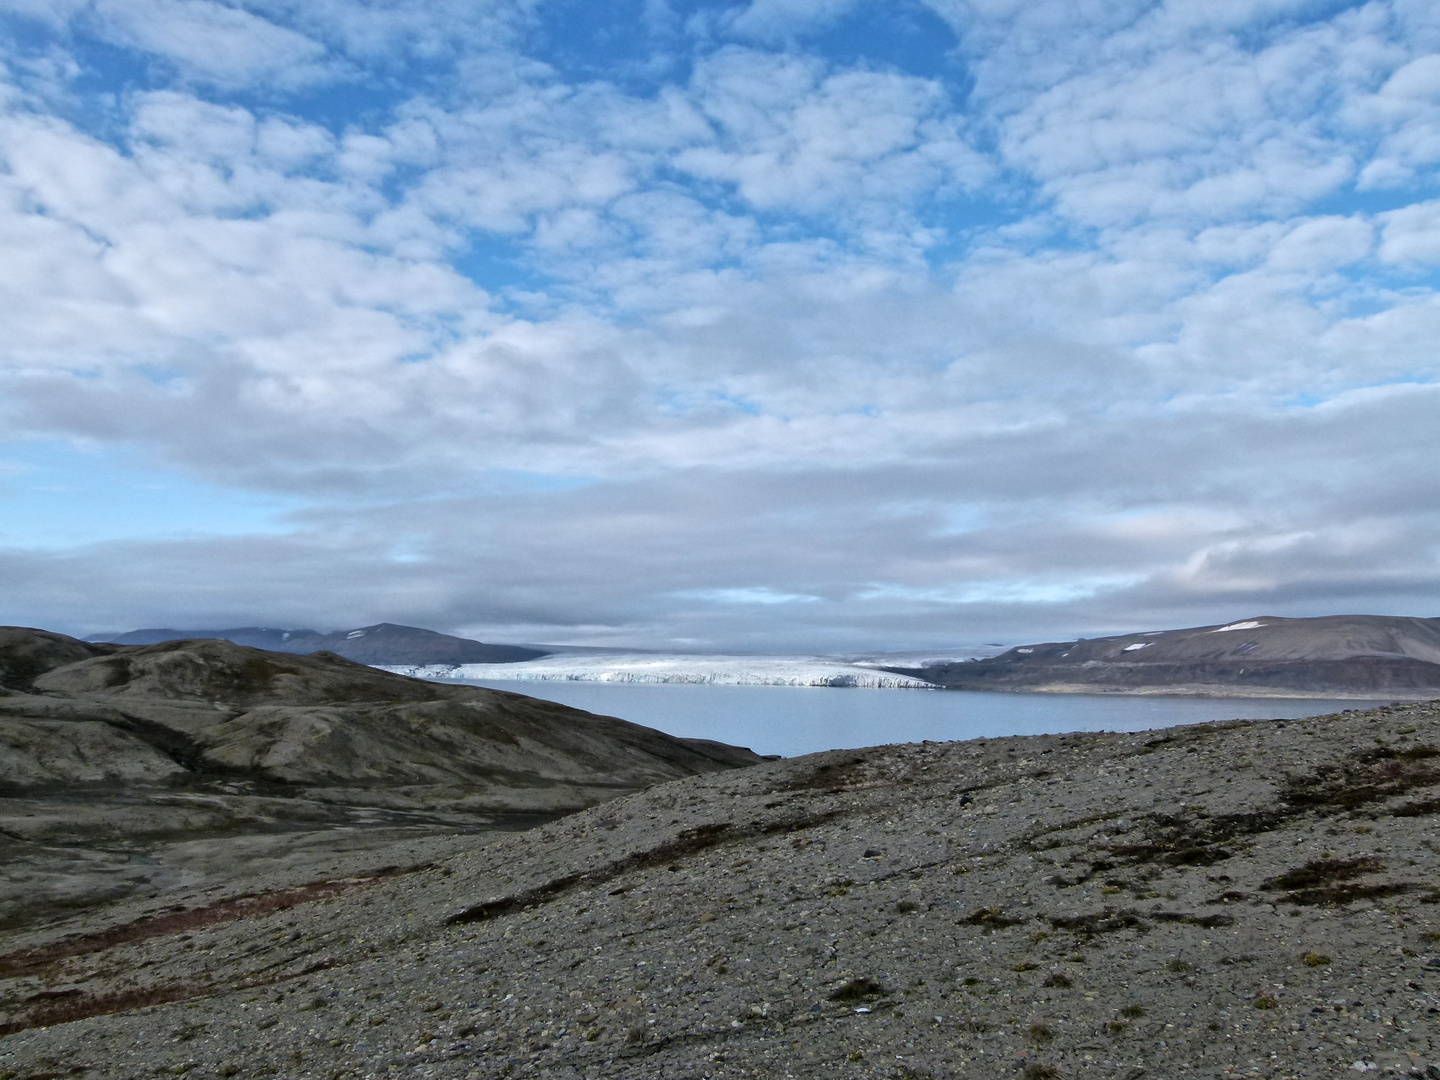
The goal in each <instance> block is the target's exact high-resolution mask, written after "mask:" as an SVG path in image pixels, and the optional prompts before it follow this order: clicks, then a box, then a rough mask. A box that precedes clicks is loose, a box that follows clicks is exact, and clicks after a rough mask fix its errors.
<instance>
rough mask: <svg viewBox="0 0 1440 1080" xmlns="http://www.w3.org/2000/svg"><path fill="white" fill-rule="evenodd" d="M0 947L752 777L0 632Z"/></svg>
mask: <svg viewBox="0 0 1440 1080" xmlns="http://www.w3.org/2000/svg"><path fill="white" fill-rule="evenodd" d="M0 680H3V687H0V796H4V797H3V798H0V866H4V867H5V868H6V872H5V873H4V874H3V875H0V926H3V925H4V924H5V922H6V921H7V920H23V919H26V918H31V917H34V916H35V915H36V914H37V913H43V912H45V911H48V910H50V909H52V908H54V907H55V906H56V905H57V904H59V905H62V906H63V905H65V904H76V905H83V904H88V903H92V902H94V901H95V900H96V898H103V897H106V896H112V895H126V894H128V893H129V892H133V891H135V890H140V891H141V892H142V893H144V894H147V895H148V894H151V893H154V892H155V891H163V889H165V888H168V887H170V884H173V882H174V881H176V880H184V879H186V878H187V877H195V876H196V875H199V877H201V878H214V877H219V878H221V879H226V878H228V877H231V876H233V875H234V874H235V873H237V872H239V869H240V868H243V867H246V866H259V865H271V864H274V863H275V862H276V861H277V860H279V861H280V862H282V863H283V862H286V861H287V860H288V861H290V862H294V861H295V860H299V861H300V862H305V861H306V860H310V861H314V860H315V859H320V860H322V861H323V860H324V859H327V858H330V857H332V856H333V853H334V851H335V850H339V849H365V848H367V847H373V846H374V845H376V844H381V843H389V842H392V841H394V840H395V839H396V838H397V837H399V836H408V837H412V838H414V837H418V836H424V835H430V834H434V833H437V832H439V833H443V834H446V835H450V834H455V833H460V832H466V831H474V830H475V829H477V828H495V827H514V825H516V824H521V825H528V824H533V823H534V822H535V821H537V820H546V819H548V818H549V817H553V816H555V815H557V814H561V813H565V812H569V811H573V810H577V809H580V808H582V807H586V806H592V805H594V804H596V803H599V802H603V801H605V800H607V799H612V798H615V797H616V796H619V795H624V794H627V793H629V792H634V791H638V790H640V789H642V788H646V787H649V786H650V785H652V784H656V783H660V782H662V781H666V780H673V779H676V778H677V777H684V776H693V775H697V774H701V773H707V772H714V771H717V770H724V769H731V768H737V767H740V766H746V765H753V764H755V763H757V762H759V761H761V760H762V759H761V758H760V757H758V756H757V755H755V754H754V753H752V752H750V751H749V750H745V749H742V748H740V747H734V746H727V745H724V744H721V743H714V742H709V741H706V740H698V739H679V738H672V737H671V736H669V735H666V734H664V733H662V732H659V731H656V730H653V729H651V728H646V727H641V726H639V725H637V724H631V723H627V722H626V721H624V720H618V719H615V718H613V717H607V716H596V715H593V714H591V713H587V712H583V711H581V710H579V709H573V708H569V707H568V706H564V705H560V704H557V703H554V702H549V701H539V700H536V699H534V698H530V697H525V696H523V695H520V694H510V693H504V692H501V691H496V690H487V689H482V688H480V687H468V686H455V685H440V684H436V683H431V682H424V681H421V680H418V679H410V678H406V677H404V676H401V675H395V674H392V673H390V672H386V671H380V670H377V669H375V668H372V667H367V666H365V665H363V664H359V663H355V662H353V661H350V660H346V659H344V658H342V657H339V656H336V655H334V654H333V653H327V652H319V653H315V654H312V655H308V656H298V655H293V654H286V653H278V652H267V651H263V650H260V649H252V648H248V647H245V646H240V645H235V644H233V643H231V642H228V641H222V640H213V639H212V640H193V639H191V640H181V641H170V642H163V643H159V644H154V645H141V646H117V645H115V644H111V643H94V642H83V641H77V640H75V639H73V638H66V637H64V636H63V635H60V634H53V633H48V632H46V631H43V630H31V629H26V628H22V627H5V628H0Z"/></svg>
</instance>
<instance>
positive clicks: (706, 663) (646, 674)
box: [384, 653, 935, 690]
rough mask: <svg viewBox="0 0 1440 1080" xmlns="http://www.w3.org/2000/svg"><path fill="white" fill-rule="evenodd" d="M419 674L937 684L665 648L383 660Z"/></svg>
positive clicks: (805, 661)
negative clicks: (464, 660)
mask: <svg viewBox="0 0 1440 1080" xmlns="http://www.w3.org/2000/svg"><path fill="white" fill-rule="evenodd" d="M384 667H385V670H386V671H393V672H396V673H398V674H401V675H410V676H414V677H416V678H421V679H457V680H465V681H479V682H490V681H496V680H512V679H513V680H517V681H522V682H620V683H692V684H704V685H710V686H846V687H860V688H865V689H884V690H896V689H932V690H933V689H935V686H934V684H932V683H927V682H925V681H924V680H923V679H916V678H912V677H910V676H908V675H896V674H893V673H892V672H888V671H877V670H875V669H874V668H869V667H862V666H860V665H859V664H853V663H844V662H840V661H835V660H830V659H826V658H824V657H814V656H689V655H674V654H664V653H659V654H657V653H634V654H625V653H621V654H614V653H607V654H602V655H598V656H587V655H574V654H562V655H559V656H545V657H541V658H540V659H538V660H527V661H525V662H523V663H519V664H459V665H451V664H429V665H425V666H410V665H385V666H384Z"/></svg>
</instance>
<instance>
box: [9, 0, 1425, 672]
mask: <svg viewBox="0 0 1440 1080" xmlns="http://www.w3.org/2000/svg"><path fill="white" fill-rule="evenodd" d="M1437 165H1440V14H1437V13H1436V11H1435V9H1434V5H1433V4H1428V3H1421V2H1416V0H1383V2H1382V0H1376V2H1371V3H1341V2H1318V0H1245V2H1238V0H1233V2H1232V0H1213V2H1209V3H1180V2H1176V3H1155V2H1141V0H1121V2H1115V0H1110V2H1107V3H1103V4H1101V3H1094V4H1092V3H1075V2H1073V0H1053V2H1052V0H1029V2H1023V3H1022V2H1019V0H905V2H887V3H880V2H878V0H734V2H730V0H713V2H704V3H680V2H672V0H604V2H599V3H586V4H581V3H577V2H574V0H481V2H473V0H463V2H462V0H424V2H422V0H307V2H305V3H300V2H298V0H0V244H3V249H4V251H5V252H6V258H5V259H4V260H3V261H0V315H3V325H4V328H5V333H4V334H3V336H0V582H3V584H4V586H5V587H4V588H3V589H0V621H5V622H19V623H28V624H34V625H45V626H51V627H54V628H56V629H61V630H67V631H71V632H91V631H98V630H111V629H126V628H130V627H134V626H141V625H172V626H180V625H207V626H210V625H217V624H218V622H221V621H229V620H232V619H233V620H236V621H243V622H261V623H266V624H271V625H274V624H280V623H294V624H295V625H304V626H322V627H341V626H350V625H358V624H363V623H367V622H373V621H378V620H381V619H389V620H393V621H400V622H411V623H418V624H421V625H427V626H433V627H436V628H438V629H445V630H452V631H459V632H464V633H470V634H474V635H478V636H482V637H486V638H490V639H497V640H505V639H511V640H554V641H572V642H578V643H591V644H608V643H625V644H633V645H643V646H651V647H667V646H676V647H687V648H691V647H693V648H747V649H759V650H791V649H827V648H829V649H851V648H885V647H894V648H910V647H926V648H929V647H942V646H943V645H944V644H945V643H946V642H968V641H973V640H976V639H977V638H985V639H987V640H1002V639H1003V640H1011V639H1018V638H1024V637H1048V636H1056V637H1059V636H1068V635H1071V634H1083V633H1099V632H1105V631H1110V630H1115V631H1119V630H1126V629H1136V628H1153V627H1161V626H1172V625H1182V624H1191V623H1199V622H1208V621H1212V620H1230V619H1232V618H1236V617H1241V616H1244V615H1252V614H1257V613H1261V612H1263V613H1266V614H1275V615H1306V614H1320V613H1329V612H1336V611H1374V612H1388V613H1396V614H1415V615H1437V614H1440V565H1437V559H1440V540H1437V537H1440V531H1437V525H1440V521H1437V517H1440V509H1437V508H1440V500H1437V498H1436V496H1437V495H1440V490H1437V489H1440V475H1437V468H1436V466H1435V464H1434V462H1435V461H1437V460H1440V445H1437V444H1440V436H1437V434H1436V432H1437V430H1440V424H1437V423H1436V419H1437V404H1440V389H1437V376H1440V358H1437V349H1436V345H1435V342H1436V341H1440V333H1437V331H1440V300H1437V292H1436V290H1437V282H1440V278H1437V274H1440V184H1437Z"/></svg>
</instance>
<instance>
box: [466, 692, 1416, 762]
mask: <svg viewBox="0 0 1440 1080" xmlns="http://www.w3.org/2000/svg"><path fill="white" fill-rule="evenodd" d="M475 685H479V686H489V687H493V688H494V689H496V690H509V691H512V692H513V693H517V694H528V695H530V696H531V697H539V698H546V699H547V700H550V701H558V702H560V703H562V704H564V705H572V706H574V707H575V708H578V709H584V710H586V711H587V712H592V713H602V714H604V715H606V716H618V717H620V718H621V719H623V720H629V721H631V722H633V723H636V724H644V725H645V726H646V727H652V728H658V729H660V730H661V731H664V732H666V733H668V734H670V735H678V736H680V737H682V738H687V739H715V740H718V741H719V742H726V743H731V744H733V745H737V746H748V747H750V748H751V749H752V750H754V751H756V752H757V753H760V754H781V755H783V756H785V757H793V756H795V755H797V754H809V753H813V752H815V751H817V750H837V749H842V748H846V749H848V748H853V747H860V746H878V745H880V744H882V743H903V742H920V741H922V740H924V739H931V740H934V741H936V742H946V741H950V740H953V739H977V738H996V737H999V736H1003V735H1043V734H1059V733H1062V732H1067V731H1145V730H1148V729H1150V728H1163V727H1175V726H1177V725H1181V724H1203V723H1207V722H1209V721H1213V720H1235V719H1252V720H1261V719H1265V720H1274V719H1282V718H1285V719H1289V718H1295V717H1301V716H1317V715H1320V714H1323V713H1334V712H1340V711H1342V710H1344V709H1363V708H1368V707H1370V706H1372V705H1377V704H1383V702H1384V701H1385V700H1388V699H1380V700H1376V701H1368V702H1367V701H1355V700H1353V699H1351V700H1335V699H1330V698H1205V697H1181V696H1173V697H1171V696H1161V695H1149V694H1147V695H1134V696H1131V695H1119V694H1007V693H996V692H985V691H969V690H868V689H834V688H826V687H792V686H705V685H698V686H697V685H673V684H672V685H667V684H659V685H656V684H644V683H600V682H579V681H576V682H534V681H523V682H522V681H518V680H510V681H503V682H502V681H492V680H485V681H483V682H477V683H475Z"/></svg>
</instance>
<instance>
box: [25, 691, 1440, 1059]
mask: <svg viewBox="0 0 1440 1080" xmlns="http://www.w3.org/2000/svg"><path fill="white" fill-rule="evenodd" d="M1437 813H1440V708H1437V705H1436V704H1430V705H1408V706H1395V707H1387V708H1382V709H1376V710H1372V711H1369V712H1347V713H1342V714H1339V715H1331V716H1324V717H1315V718H1311V719H1307V720H1289V721H1284V720H1282V721H1266V722H1241V721H1236V722H1232V723H1220V724H1208V725H1203V726H1200V727H1192V728H1173V729H1169V730H1165V731H1152V732H1141V733H1137V734H1078V735H1066V736H1037V737H1028V738H1010V739H991V740H976V741H973V742H968V743H948V744H940V743H926V744H921V745H907V746H884V747H877V748H873V749H869V750H857V751H833V752H829V753H825V754H817V755H812V756H810V757H805V758H796V759H790V760H786V761H777V762H771V763H766V764H762V765H758V766H756V767H754V768H750V769H742V770H739V771H734V772H723V773H717V774H714V775H707V776H695V777H689V778H685V779H680V780H676V781H673V782H670V783H667V784H664V785H660V786H658V787H654V788H651V789H649V790H647V791H645V792H642V793H637V794H633V795H629V796H626V797H624V798H621V799H618V800H615V801H613V802H609V803H606V804H605V805H603V806H598V807H595V808H592V809H589V810H586V811H583V812H581V813H577V814H574V815H571V816H569V817H566V818H563V819H561V820H558V821H554V822H551V823H548V824H546V825H544V826H542V827H539V828H536V829H532V830H530V831H528V832H524V833H510V834H488V835H470V836H462V837H446V838H431V839H428V840H425V841H423V842H418V843H409V844H406V845H403V846H402V845H396V846H395V847H394V848H392V849H390V850H389V851H386V852H378V851H377V852H370V853H366V854H365V856H364V857H363V858H356V857H342V856H337V857H335V858H333V860H332V861H331V863H330V864H329V870H328V871H327V873H326V874H325V876H323V877H318V876H317V877H309V878H306V877H301V876H299V871H295V872H289V873H279V872H276V873H272V874H271V876H270V877H269V878H268V879H266V880H265V881H263V882H258V881H252V882H248V883H246V885H245V886H244V888H243V890H241V889H240V888H236V887H232V888H231V889H230V890H227V891H220V892H208V893H207V892H203V891H201V890H200V889H198V888H197V889H192V890H190V891H188V892H187V891H185V890H183V889H181V890H177V891H176V892H173V893H171V894H170V895H169V896H167V897H166V898H164V899H163V900H159V901H147V902H143V903H142V902H138V901H135V900H129V901H123V902H121V903H118V904H116V905H115V906H113V907H112V908H110V909H108V910H106V911H104V912H102V913H101V914H100V915H95V914H89V915H85V916H82V917H77V918H74V919H71V920H69V921H67V922H64V923H59V924H56V925H52V926H47V927H44V928H40V929H32V930H30V931H26V932H24V933H20V934H12V935H10V936H9V937H8V939H6V940H4V941H3V943H0V1025H4V1026H0V1032H6V1031H8V1032H10V1033H11V1034H9V1035H8V1037H4V1038H0V1075H3V1074H4V1073H5V1072H6V1071H7V1070H8V1071H10V1072H11V1073H12V1074H14V1075H17V1076H18V1077H35V1076H44V1075H57V1074H58V1075H66V1074H67V1073H75V1072H77V1071H79V1072H82V1073H83V1075H85V1076H87V1077H95V1078H97V1080H98V1078H111V1077H113V1078H121V1077H124V1078H129V1077H137V1076H159V1075H179V1074H181V1073H184V1074H185V1075H188V1076H197V1077H240V1078H250V1077H268V1076H285V1077H306V1076H313V1077H345V1078H348V1077H364V1076H390V1075H394V1076H415V1077H420V1076H425V1077H433V1078H435V1080H460V1078H468V1077H485V1078H489V1077H502V1076H508V1077H520V1076H543V1077H554V1078H557V1080H578V1078H582V1077H583V1078H591V1077H603V1078H611V1080H632V1078H633V1080H640V1078H645V1080H650V1078H654V1080H660V1078H667V1080H668V1078H670V1077H677V1076H696V1077H711V1078H715V1080H720V1078H740V1077H751V1078H753V1077H763V1078H771V1077H774V1078H777V1080H779V1078H782V1077H794V1078H797V1080H820V1078H827V1080H828V1078H830V1077H856V1078H860V1077H865V1078H870V1077H895V1078H901V1077H908V1078H971V1077H973V1078H976V1080H982V1078H983V1080H988V1078H991V1077H998V1076H1015V1077H1019V1078H1023V1080H1044V1078H1050V1077H1061V1078H1067V1077H1081V1076H1084V1077H1096V1078H1105V1080H1111V1078H1114V1080H1121V1078H1136V1077H1167V1078H1169V1077H1189V1078H1194V1080H1225V1078H1240V1077H1270V1078H1272V1080H1280V1078H1298V1077H1337V1076H1341V1075H1345V1076H1348V1075H1351V1074H1352V1071H1353V1072H1358V1073H1360V1074H1366V1073H1373V1074H1376V1075H1388V1076H1420V1077H1434V1076H1435V1075H1436V1073H1437V1072H1440V1032H1437V1029H1436V1026H1435V1023H1434V1017H1435V1015H1436V1013H1437V1011H1440V903H1437V901H1440V876H1437V872H1436V871H1437V858H1440V857H1437V855H1436V851H1435V842H1434V836H1433V831H1434V822H1435V815H1436V814H1437ZM380 859H388V860H389V862H390V863H391V866H390V868H389V869H385V868H384V867H383V865H382V864H381V863H380V862H379V860H380ZM307 869H313V868H307Z"/></svg>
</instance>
